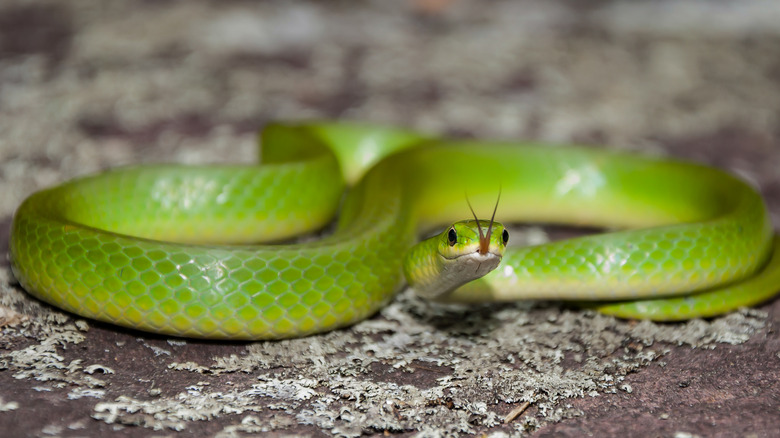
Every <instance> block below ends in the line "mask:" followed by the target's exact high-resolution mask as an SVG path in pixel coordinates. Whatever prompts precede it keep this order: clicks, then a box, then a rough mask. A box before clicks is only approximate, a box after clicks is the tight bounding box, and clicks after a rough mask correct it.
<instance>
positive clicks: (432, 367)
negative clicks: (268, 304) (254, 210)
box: [0, 0, 780, 437]
mask: <svg viewBox="0 0 780 438" xmlns="http://www.w3.org/2000/svg"><path fill="white" fill-rule="evenodd" d="M777 23H780V7H778V6H776V5H775V4H774V3H773V2H769V1H760V0H751V1H746V2H740V3H739V4H738V5H730V4H729V5H726V4H721V3H709V2H703V1H698V0H685V1H680V2H668V3H667V2H664V3H655V2H629V1H617V2H597V3H594V4H591V5H590V6H583V5H580V4H579V3H573V2H565V1H549V2H512V1H495V2H490V3H489V4H488V3H479V4H476V3H468V2H465V1H451V2H448V1H435V0H434V1H430V0H428V1H423V0H417V1H412V0H408V1H405V2H381V1H374V2H361V3H354V2H295V3H289V2H260V3H257V4H255V3H249V2H239V1H235V2H233V1H231V2H224V1H220V2H216V1H213V2H206V1H193V2H145V1H140V0H139V1H128V0H115V1H108V2H103V1H96V0H78V1H70V2H64V1H61V2H55V1H26V0H25V1H21V0H19V1H17V0H11V1H6V2H3V4H2V5H0V186H1V187H2V196H0V250H1V251H3V252H5V251H6V249H7V242H8V229H9V226H10V221H11V215H12V213H13V211H14V209H15V208H16V207H17V206H18V205H19V203H20V202H21V200H22V199H23V198H24V197H25V196H27V195H29V194H30V193H32V192H33V191H36V190H38V189H41V188H43V187H46V186H48V185H52V184H55V183H57V182H60V181H64V180H66V179H68V178H71V177H74V176H77V175H84V174H88V173H91V172H95V171H97V170H100V169H105V168H108V167H114V166H120V165H125V164H130V163H144V162H161V161H167V162H184V163H208V162H242V161H243V162H246V161H251V160H253V159H254V157H255V156H256V152H255V145H254V143H255V132H256V130H257V129H258V128H260V127H261V126H262V125H263V124H264V123H265V122H267V121H269V120H275V119H308V118H325V117H327V118H346V119H354V120H370V121H375V122H382V123H394V124H401V125H407V126H411V127H415V128H419V129H424V130H429V131H432V132H438V133H444V134H449V135H456V136H466V137H468V136H479V137H499V138H526V139H536V140H542V141H550V142H586V143H601V144H606V145H609V147H614V148H621V149H634V150H641V151H644V152H647V153H652V154H668V155H671V156H676V157H681V158H686V159H692V160H696V161H700V162H704V163H707V164H710V165H715V166H719V167H723V168H726V169H729V170H731V171H733V172H736V173H738V174H740V175H741V176H743V177H745V178H747V179H748V180H750V181H751V182H753V183H755V184H756V185H757V186H758V187H760V188H761V190H762V192H763V193H764V194H765V195H766V197H767V200H768V202H769V204H770V209H771V211H772V214H773V219H774V220H775V223H776V224H777V223H778V220H780V173H778V171H777V169H778V168H780V167H778V165H780V52H778V50H777V47H778V44H779V43H780V25H778V24H777ZM520 231H521V233H520V234H523V235H524V236H525V238H527V239H529V240H530V241H539V240H541V239H547V238H562V237H567V236H570V235H572V234H574V233H577V232H578V231H573V230H568V229H554V228H545V229H540V228H538V227H530V228H524V229H521V230H520ZM778 322H780V301H778V300H775V301H774V302H773V303H768V304H766V305H764V306H762V307H760V308H759V309H757V310H751V311H746V312H742V313H736V314H732V315H729V316H726V317H722V318H717V319H713V320H708V321H691V322H688V323H684V324H651V323H646V322H639V323H637V322H632V321H620V320H615V319H612V318H607V317H603V316H599V315H595V314H592V313H588V312H580V311H576V310H569V309H565V308H561V306H559V305H557V304H555V303H519V304H516V305H509V306H485V307H479V308H476V309H470V310H465V309H462V308H457V307H443V306H433V305H429V304H426V303H423V302H421V301H418V300H417V299H415V298H413V297H411V296H409V295H407V294H402V295H401V296H399V298H398V299H397V300H396V301H395V302H393V303H392V304H391V305H390V306H388V307H387V308H385V309H384V310H383V311H382V312H381V313H380V314H379V315H376V316H375V317H373V318H371V319H369V320H368V321H365V322H362V323H360V324H358V325H356V326H354V327H352V328H350V329H348V330H340V331H336V332H332V333H328V334H325V335H320V336H314V337H309V338H305V339H299V340H290V341H283V342H269V343H208V342H192V341H187V340H181V339H167V338H162V337H157V336H151V335H148V334H143V333H137V332H128V331H125V330H121V329H117V328H115V327H112V326H107V325H101V324H97V323H93V322H86V321H82V320H78V319H74V318H72V317H70V316H68V315H66V314H63V313H61V312H58V311H56V310H54V309H52V308H50V307H47V306H45V305H42V304H40V303H39V302H37V301H35V300H33V299H32V298H30V297H29V296H27V295H26V294H25V293H24V292H23V291H22V289H21V288H20V287H19V285H18V284H17V283H16V282H15V281H14V280H13V278H12V275H11V273H10V269H9V265H8V263H7V262H6V261H3V262H2V263H0V324H1V325H2V332H0V333H1V334H0V385H2V386H1V387H2V388H3V389H2V391H0V427H2V429H3V431H4V433H7V434H8V435H9V436H106V435H109V434H111V433H116V432H121V433H122V434H123V435H125V436H149V435H157V436H204V435H216V436H224V437H231V436H244V435H248V434H250V433H253V432H270V433H273V434H275V435H277V436H284V435H287V434H306V435H313V436H330V435H338V436H358V435H360V434H382V433H390V434H399V435H413V434H415V433H418V432H424V434H425V435H426V436H442V435H466V434H486V435H489V436H496V437H498V436H506V435H510V436H511V435H521V434H529V435H537V436H582V435H585V434H592V435H595V436H605V435H615V434H621V435H622V434H631V435H653V436H673V435H678V436H692V435H694V436H695V435H699V436H715V435H722V436H735V435H740V436H742V435H744V436H757V437H762V436H772V435H773V434H774V433H776V431H777V430H778V429H779V428H780V410H779V409H780V399H779V398H778V394H780V383H778V382H780V334H778V331H777V326H778ZM527 402H530V403H527ZM525 406H528V407H527V409H525V410H522V408H523V407H525ZM521 410H522V412H521V413H519V415H517V417H516V418H515V419H514V420H513V421H511V422H509V423H507V424H505V423H504V422H503V420H504V418H506V416H507V415H509V414H510V413H512V412H513V411H515V412H514V413H517V412H519V411H521ZM685 434H688V435H685Z"/></svg>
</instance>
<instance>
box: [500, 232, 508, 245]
mask: <svg viewBox="0 0 780 438" xmlns="http://www.w3.org/2000/svg"><path fill="white" fill-rule="evenodd" d="M501 240H503V241H504V246H506V243H507V242H509V231H507V230H504V232H503V233H501Z"/></svg>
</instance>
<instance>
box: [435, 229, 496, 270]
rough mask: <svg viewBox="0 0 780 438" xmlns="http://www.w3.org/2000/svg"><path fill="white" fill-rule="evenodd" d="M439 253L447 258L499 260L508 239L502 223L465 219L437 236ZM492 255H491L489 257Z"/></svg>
mask: <svg viewBox="0 0 780 438" xmlns="http://www.w3.org/2000/svg"><path fill="white" fill-rule="evenodd" d="M438 239H439V245H438V246H439V254H440V255H441V256H442V257H443V258H445V259H448V260H455V259H458V258H461V257H464V256H476V255H478V256H481V257H477V258H484V259H486V260H487V259H490V258H492V257H497V258H498V260H499V261H500V260H501V257H503V255H504V250H505V249H506V244H507V242H508V241H509V232H508V231H507V230H506V228H504V225H503V224H501V223H499V222H494V221H484V220H482V221H477V220H466V221H459V222H455V223H454V224H452V225H451V226H450V227H449V228H447V229H446V230H444V232H442V233H441V234H440V235H439V236H438ZM491 256H492V257H491Z"/></svg>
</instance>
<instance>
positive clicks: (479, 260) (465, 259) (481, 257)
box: [451, 251, 501, 283]
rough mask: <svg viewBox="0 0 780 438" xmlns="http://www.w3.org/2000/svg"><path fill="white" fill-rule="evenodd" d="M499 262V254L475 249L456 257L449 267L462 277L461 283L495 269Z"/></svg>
mask: <svg viewBox="0 0 780 438" xmlns="http://www.w3.org/2000/svg"><path fill="white" fill-rule="evenodd" d="M499 263H501V256H500V255H498V254H494V253H492V252H489V253H487V254H480V253H479V251H475V252H473V253H468V254H465V255H462V256H460V257H458V259H457V261H456V262H455V263H453V266H452V267H451V269H452V272H453V273H457V274H458V276H460V277H461V278H462V280H463V283H467V282H469V281H472V280H476V279H477V278H480V277H482V276H484V275H486V274H487V273H488V272H490V271H492V270H493V269H496V268H497V267H498V264H499Z"/></svg>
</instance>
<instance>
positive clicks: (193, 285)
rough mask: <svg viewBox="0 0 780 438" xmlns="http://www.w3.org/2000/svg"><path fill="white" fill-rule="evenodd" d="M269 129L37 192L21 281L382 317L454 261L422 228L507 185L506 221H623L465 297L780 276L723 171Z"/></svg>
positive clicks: (617, 290) (218, 330)
mask: <svg viewBox="0 0 780 438" xmlns="http://www.w3.org/2000/svg"><path fill="white" fill-rule="evenodd" d="M262 139H263V151H262V165H259V166H254V165H248V166H175V165H158V166H140V167H130V168H124V169H118V170H113V171H110V172H107V173H103V174H100V175H96V176H91V177H86V178H81V179H77V180H74V181H71V182H68V183H66V184H63V185H61V186H58V187H54V188H51V189H47V190H43V191H41V192H38V193H35V194H33V195H32V196H30V197H29V198H28V199H27V200H26V201H25V202H24V203H23V204H22V205H21V206H20V207H19V209H18V211H17V213H16V215H15V217H14V221H13V226H12V235H11V243H10V255H11V261H12V266H13V270H14V273H15V275H16V277H17V278H18V279H19V281H20V282H21V284H22V285H23V286H24V288H25V289H27V290H28V291H29V292H30V293H31V294H33V295H34V296H36V297H38V298H40V299H42V300H44V301H47V302H49V303H51V304H53V305H55V306H57V307H61V308H63V309H65V310H68V311H70V312H74V313H77V314H79V315H82V316H85V317H89V318H94V319H98V320H101V321H107V322H111V323H114V324H118V325H122V326H126V327H131V328H135V329H140V330H146V331H151V332H156V333H164V334H169V335H176V336H186V337H202V338H228V339H278V338H285V337H293V336H302V335H306V334H311V333H316V332H322V331H326V330H330V329H334V328H337V327H342V326H345V325H348V324H352V323H354V322H356V321H359V320H362V319H364V318H366V317H368V316H370V315H371V314H373V313H374V312H376V311H377V310H378V309H379V308H381V307H382V306H383V305H385V304H386V303H387V302H388V301H389V300H390V299H391V298H392V297H393V295H394V293H395V292H396V291H397V290H398V289H399V288H400V287H401V285H402V284H403V283H404V282H403V275H402V271H406V272H407V274H409V273H413V275H412V274H409V275H412V276H414V275H417V276H422V277H420V278H426V277H425V276H427V275H438V274H440V272H437V270H436V269H435V266H434V267H432V268H431V269H428V268H421V267H419V266H415V263H423V264H424V263H428V264H429V265H430V264H431V263H434V264H435V263H437V262H436V260H437V257H439V256H438V255H430V254H428V255H425V256H420V255H419V254H418V253H420V251H412V252H409V249H410V248H411V247H412V245H413V244H414V242H415V241H416V237H417V235H418V233H419V232H420V230H425V229H429V228H430V227H431V226H434V225H440V224H442V223H447V222H449V221H451V220H452V219H454V218H463V217H467V216H469V212H468V208H467V206H466V203H465V194H466V193H468V197H469V198H470V199H471V201H472V203H473V204H474V206H475V209H476V211H490V210H492V208H493V204H492V203H493V202H495V197H496V194H497V192H498V190H499V187H500V190H501V203H500V205H499V210H498V217H499V218H500V219H502V220H503V221H508V222H516V221H531V222H545V223H566V224H575V225H587V226H597V227H607V228H617V229H620V231H616V232H610V233H606V234H599V235H593V236H586V237H582V238H577V239H572V240H567V241H560V242H553V243H550V244H546V245H542V246H535V247H527V248H509V249H507V251H506V253H505V254H504V256H503V260H502V261H501V264H500V265H499V266H498V268H497V269H495V270H494V271H493V272H491V273H489V274H488V275H486V276H485V277H483V278H481V279H479V280H477V281H475V282H472V283H469V284H468V285H466V286H464V287H461V288H459V289H456V290H455V291H454V292H452V293H451V294H449V295H448V296H447V298H448V299H451V300H456V301H485V300H516V299H522V298H544V299H567V300H578V301H582V300H607V301H616V300H620V301H624V300H631V301H629V302H620V303H606V304H599V305H598V307H599V308H600V310H602V311H605V312H608V313H613V314H617V315H619V316H624V317H639V318H651V319H662V320H664V319H666V320H676V319H687V318H692V317H699V316H711V315H716V314H720V313H723V312H728V311H730V310H733V309H735V308H737V307H740V306H750V305H753V304H756V303H758V302H760V301H763V300H766V299H768V298H769V297H771V296H772V295H774V293H775V292H776V291H777V290H778V289H780V287H779V286H780V268H779V267H778V266H777V265H778V264H780V261H778V260H780V257H778V256H777V255H776V254H775V253H776V252H777V251H778V250H777V248H778V245H777V244H776V243H775V241H774V240H775V239H774V237H773V231H772V227H771V223H770V220H769V217H768V214H767V211H766V207H765V205H764V202H763V200H762V198H761V196H760V195H759V194H758V193H757V192H756V191H755V190H754V189H752V188H751V187H750V186H748V185H747V184H745V183H744V182H742V181H741V180H739V179H737V178H735V177H733V176H731V175H729V174H727V173H724V172H722V171H719V170H716V169H713V168H709V167H705V166H700V165H695V164H687V163H680V162H675V161H670V160H666V159H658V158H647V157H639V156H635V155H631V154H624V153H616V152H608V151H603V150H596V149H587V148H572V147H550V146H544V145H532V144H509V143H507V144H499V143H488V142H477V141H446V140H437V139H430V138H426V137H425V136H423V135H420V134H417V133H414V132H409V131H404V130H400V129H393V128H382V127H375V126H362V125H352V124H339V123H319V124H305V125H281V124H280V125H272V126H269V127H267V128H266V129H265V131H264V132H263V135H262ZM347 188H348V189H347ZM345 189H346V191H347V194H346V196H342V195H343V193H344V191H345ZM342 197H343V199H342ZM337 212H338V221H337V224H336V226H335V230H334V231H333V232H332V233H330V234H328V235H327V236H326V237H324V238H322V239H320V240H317V241H314V242H303V243H292V244H290V243H285V244H280V245H269V244H261V243H259V242H266V241H276V240H284V239H289V238H290V237H291V236H295V235H297V234H299V233H305V232H307V231H311V230H317V229H321V228H322V227H324V226H325V225H326V224H328V223H329V222H330V221H331V220H332V217H333V216H334V214H336V213H337ZM472 224H473V225H475V226H477V227H479V226H480V225H476V224H477V223H475V222H472ZM445 236H446V233H445ZM246 242H251V244H247V243H246ZM429 246H430V247H431V248H435V247H436V245H434V244H429ZM405 254H411V255H410V256H409V257H407V258H406V260H405V259H404V255H405ZM418 259H425V260H418ZM405 264H406V266H404V265H405ZM414 282H415V280H412V287H415V284H414ZM448 284H449V283H448Z"/></svg>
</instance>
